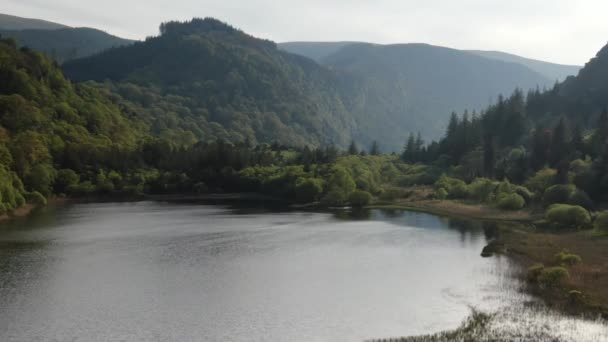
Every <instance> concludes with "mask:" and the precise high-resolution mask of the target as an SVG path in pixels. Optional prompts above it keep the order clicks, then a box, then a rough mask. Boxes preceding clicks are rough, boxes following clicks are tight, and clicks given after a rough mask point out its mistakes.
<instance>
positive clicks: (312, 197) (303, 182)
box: [295, 178, 323, 203]
mask: <svg viewBox="0 0 608 342" xmlns="http://www.w3.org/2000/svg"><path fill="white" fill-rule="evenodd" d="M295 192H296V200H297V201H298V202H300V203H311V202H316V201H318V200H319V198H320V196H321V195H322V194H323V180H322V179H318V178H298V180H297V181H296V189H295Z"/></svg>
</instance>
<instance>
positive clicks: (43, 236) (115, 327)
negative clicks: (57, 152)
mask: <svg viewBox="0 0 608 342" xmlns="http://www.w3.org/2000/svg"><path fill="white" fill-rule="evenodd" d="M494 228H495V227H493V226H491V225H482V224H476V223H471V222H463V221H455V220H449V219H445V218H440V217H437V216H433V215H428V214H421V213H412V212H401V211H389V212H383V211H369V212H362V213H357V214H349V213H347V212H342V213H337V214H336V213H310V212H293V211H292V212H285V211H283V212H281V211H270V210H265V209H262V208H249V209H246V208H243V207H240V208H234V207H229V206H221V205H220V206H217V205H214V206H211V205H201V204H170V203H155V202H143V203H110V204H107V203H106V204H78V205H70V206H65V207H62V208H55V209H53V208H49V209H46V210H44V211H42V212H40V213H38V214H37V215H35V216H33V217H32V218H30V219H27V220H20V221H15V222H13V223H10V224H5V225H3V226H0V341H361V340H366V339H372V338H382V337H394V336H409V335H418V334H425V333H432V332H438V331H442V330H446V329H453V328H456V327H457V326H459V324H460V323H461V322H462V320H463V319H465V318H466V317H467V316H468V315H469V314H470V312H471V307H475V308H478V309H481V310H486V311H490V312H496V311H501V310H502V311H504V312H507V311H508V310H512V308H514V307H518V308H525V307H527V306H525V305H524V304H525V303H526V302H527V301H528V300H529V298H527V297H526V296H524V295H522V294H521V293H519V291H518V289H519V284H518V283H517V282H516V281H515V280H514V279H513V278H512V277H511V274H512V272H515V271H517V267H516V266H515V265H513V264H511V262H510V261H509V260H508V259H507V258H504V257H502V258H501V257H493V258H482V257H480V252H481V250H482V248H483V247H484V246H485V245H486V244H487V241H488V239H491V238H492V237H493V235H494V234H495V231H496V230H495V229H494ZM518 310H520V309H518ZM523 310H527V309H523ZM530 310H532V309H530ZM517 312H520V311H517ZM531 312H532V311H531ZM527 314H529V315H530V317H531V318H530V319H531V320H532V321H534V322H538V323H539V324H540V325H543V324H545V325H546V324H551V325H552V327H551V329H549V330H555V331H556V333H560V330H563V331H564V334H563V336H566V337H565V339H564V340H568V337H567V336H576V337H579V338H581V336H589V339H588V340H590V341H591V340H595V338H598V337H600V336H602V337H606V336H608V334H607V335H604V334H605V326H603V325H602V324H601V323H598V322H586V321H579V320H571V319H566V318H555V317H552V316H551V315H552V314H550V313H545V314H542V316H540V315H541V313H538V314H536V313H535V312H532V313H531V314H530V313H527ZM518 315H519V314H514V315H512V316H509V317H515V316H518ZM539 317H540V318H539ZM547 317H548V318H547ZM515 318H516V319H513V322H509V324H511V325H512V326H515V327H516V326H517V324H519V323H518V322H519V321H520V318H521V317H515ZM549 318H550V319H549ZM543 319H546V320H547V321H546V322H545V321H542V320H543ZM507 320H508V319H507ZM507 320H504V321H503V322H502V323H501V326H503V325H504V326H507V322H506V321H507ZM547 322H550V323H547ZM559 324H562V325H563V326H561V325H559ZM516 328H517V327H516ZM572 331H573V332H574V333H571V332H572ZM581 331H584V332H585V334H580V332H581ZM568 334H570V335H568ZM607 338H608V337H607Z"/></svg>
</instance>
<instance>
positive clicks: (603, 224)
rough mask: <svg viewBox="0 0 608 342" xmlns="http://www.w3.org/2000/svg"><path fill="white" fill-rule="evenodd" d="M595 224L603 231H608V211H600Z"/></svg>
mask: <svg viewBox="0 0 608 342" xmlns="http://www.w3.org/2000/svg"><path fill="white" fill-rule="evenodd" d="M593 225H594V226H595V228H596V229H598V230H600V231H602V232H608V211H602V212H601V213H599V214H598V215H597V217H596V218H595V222H594V223H593Z"/></svg>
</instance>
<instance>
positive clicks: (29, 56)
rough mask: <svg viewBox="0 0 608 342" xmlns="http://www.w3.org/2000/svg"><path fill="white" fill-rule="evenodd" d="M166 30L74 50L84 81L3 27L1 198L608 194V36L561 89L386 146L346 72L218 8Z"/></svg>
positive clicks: (583, 199)
mask: <svg viewBox="0 0 608 342" xmlns="http://www.w3.org/2000/svg"><path fill="white" fill-rule="evenodd" d="M161 33H162V34H161V35H160V36H158V37H154V38H149V39H148V40H147V41H145V42H141V43H135V44H134V45H132V46H126V47H121V48H116V49H112V50H109V51H106V52H103V53H101V54H99V55H97V56H94V57H91V58H87V59H82V60H78V61H74V62H71V63H68V64H67V65H66V66H65V69H66V70H67V72H68V73H69V75H71V77H72V79H74V80H91V79H92V80H93V81H87V82H84V83H72V81H70V80H68V79H66V78H65V77H64V75H63V73H62V69H61V68H60V67H59V66H58V65H57V64H56V62H55V61H53V60H52V59H51V58H49V57H46V56H44V55H43V54H41V53H39V52H35V51H32V50H30V49H28V48H25V47H24V48H19V47H18V45H17V43H16V42H15V41H14V40H12V39H3V40H2V43H1V44H0V47H1V49H0V73H1V75H2V79H3V80H6V82H3V83H2V85H1V86H0V124H1V127H0V133H1V134H0V137H2V139H1V142H2V144H1V145H0V157H1V160H0V164H1V165H2V184H3V190H2V204H3V208H0V209H3V210H11V209H14V208H16V207H18V206H20V205H22V204H23V203H24V202H25V200H30V201H35V202H40V203H44V201H45V198H47V197H48V196H51V195H53V194H56V195H59V194H63V195H67V196H76V197H82V196H93V195H94V196H135V197H137V196H141V195H143V194H167V193H181V194H185V193H190V194H200V193H206V192H258V193H264V194H267V195H271V196H275V197H280V198H286V199H289V200H291V201H294V202H300V203H311V202H316V203H319V202H320V203H322V204H323V205H328V206H335V205H348V204H353V205H365V204H367V203H370V202H371V201H372V200H376V201H389V202H390V201H392V200H395V199H399V198H403V197H404V196H406V197H407V195H408V194H411V191H408V190H406V189H407V188H410V187H412V186H433V187H434V191H433V192H431V193H426V195H425V197H424V198H425V199H444V198H451V199H464V200H468V201H475V202H483V203H487V204H489V205H493V206H497V207H499V208H502V209H509V210H514V209H515V210H516V209H522V208H524V207H538V206H541V207H545V206H548V205H550V204H553V203H561V204H571V205H580V206H581V207H583V208H586V209H595V208H597V207H598V206H601V203H602V202H604V201H605V200H606V195H605V194H606V193H607V191H608V182H607V181H606V179H604V178H605V177H604V174H605V170H606V168H607V167H608V164H606V160H608V155H607V153H608V152H607V151H608V150H607V149H606V143H607V140H608V113H607V112H606V110H605V108H606V106H607V105H608V103H606V101H607V100H606V98H605V97H603V96H601V94H605V93H606V92H605V86H606V83H605V82H602V79H605V78H606V76H608V75H606V72H607V70H608V68H607V67H606V63H607V62H608V53H607V51H608V49H607V48H605V49H603V50H602V51H600V53H599V54H598V56H597V57H596V58H594V59H593V60H592V61H590V62H589V63H588V64H587V65H586V66H585V68H584V69H583V70H582V71H581V73H580V75H579V76H577V77H571V78H569V79H567V80H566V81H565V82H564V83H561V84H557V85H555V87H554V88H552V89H551V90H549V91H544V92H543V91H540V90H539V89H536V90H531V91H529V92H527V93H525V92H523V91H522V90H515V91H514V92H513V94H512V95H511V96H509V97H508V98H503V97H502V96H500V97H498V100H497V101H496V103H495V104H493V105H491V106H490V107H488V108H487V109H486V110H484V111H482V112H480V113H475V112H471V113H469V112H467V111H465V112H463V113H462V114H461V115H457V114H456V113H453V114H452V116H451V118H450V119H449V124H448V127H447V130H446V134H445V136H444V138H442V139H441V140H439V141H434V142H430V143H426V142H425V141H424V136H422V135H421V134H420V133H419V134H417V135H414V134H410V136H409V138H408V139H404V141H402V145H403V150H402V153H400V155H397V154H392V155H383V154H382V152H381V151H382V146H381V144H379V143H378V142H376V141H371V142H370V143H368V144H365V146H361V144H358V143H357V141H356V140H355V139H353V137H354V136H356V134H354V130H355V129H356V128H355V127H357V123H356V122H354V121H355V120H354V119H352V118H351V116H350V115H349V112H348V110H347V106H345V105H344V104H343V103H342V102H341V100H340V96H339V94H338V93H337V91H336V90H334V89H333V88H331V82H332V78H333V77H336V74H333V73H331V72H328V71H327V70H326V69H323V68H321V67H319V66H318V65H316V64H314V62H312V61H310V60H308V59H305V58H302V57H298V56H294V55H290V54H288V53H283V52H280V51H278V50H277V49H276V46H275V44H274V43H272V42H269V41H265V40H259V39H256V38H253V37H250V36H248V35H246V34H244V33H243V32H240V31H238V30H236V29H234V28H232V27H230V26H227V25H225V24H223V23H221V22H218V21H216V20H212V19H204V20H202V19H200V20H199V19H195V20H193V21H192V22H188V23H177V22H170V23H166V24H163V26H162V27H161ZM176 51H179V53H177V52H176ZM184 66H187V67H184ZM203 76H204V79H206V80H207V81H205V82H204V83H201V82H198V81H197V80H199V79H201V78H203ZM403 133H404V136H405V134H406V133H405V132H403Z"/></svg>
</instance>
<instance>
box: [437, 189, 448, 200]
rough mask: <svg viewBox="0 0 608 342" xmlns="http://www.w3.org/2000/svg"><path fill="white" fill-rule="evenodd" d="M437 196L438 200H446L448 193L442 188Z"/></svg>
mask: <svg viewBox="0 0 608 342" xmlns="http://www.w3.org/2000/svg"><path fill="white" fill-rule="evenodd" d="M435 196H436V197H437V199H440V200H444V199H446V198H448V192H447V191H446V190H445V189H444V188H440V189H439V190H437V191H435Z"/></svg>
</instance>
